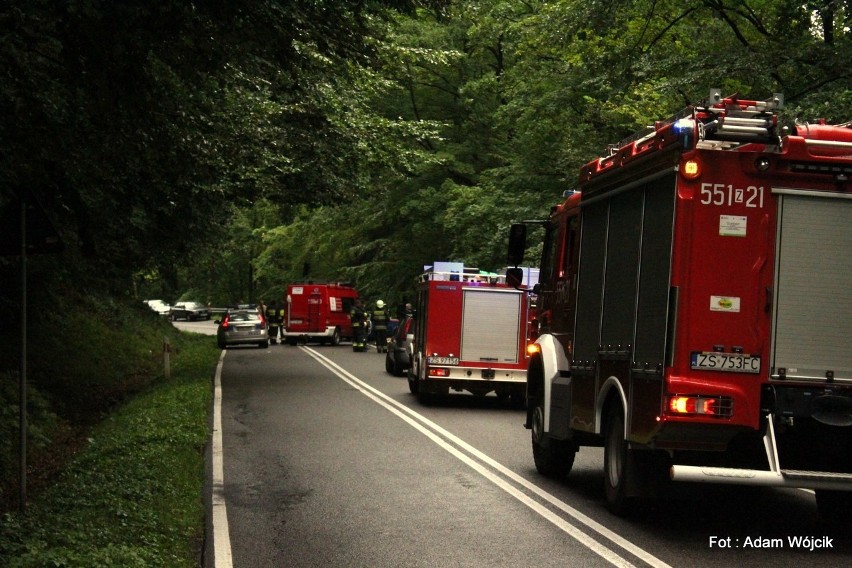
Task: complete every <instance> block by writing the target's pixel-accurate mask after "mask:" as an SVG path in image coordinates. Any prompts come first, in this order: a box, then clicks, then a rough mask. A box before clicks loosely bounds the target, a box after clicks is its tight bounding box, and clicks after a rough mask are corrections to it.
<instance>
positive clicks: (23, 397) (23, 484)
mask: <svg viewBox="0 0 852 568" xmlns="http://www.w3.org/2000/svg"><path fill="white" fill-rule="evenodd" d="M26 219H27V202H26V199H21V376H20V380H19V381H18V383H19V385H20V397H19V404H20V410H19V413H18V417H19V422H20V423H19V429H20V436H21V437H20V448H19V452H20V467H21V469H20V488H19V494H18V499H19V505H18V507H19V509H20V511H21V512H22V513H23V512H24V510H25V509H26V508H27V223H26Z"/></svg>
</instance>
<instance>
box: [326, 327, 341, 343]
mask: <svg viewBox="0 0 852 568" xmlns="http://www.w3.org/2000/svg"><path fill="white" fill-rule="evenodd" d="M328 344H329V345H333V346H334V347H337V346H338V345H340V330H339V329H337V328H334V333H332V334H331V339H329V340H328Z"/></svg>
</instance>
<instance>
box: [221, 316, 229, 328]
mask: <svg viewBox="0 0 852 568" xmlns="http://www.w3.org/2000/svg"><path fill="white" fill-rule="evenodd" d="M229 323H230V322H229V321H228V316H225V319H223V320H222V329H228V325H229Z"/></svg>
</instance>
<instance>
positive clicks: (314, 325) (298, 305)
mask: <svg viewBox="0 0 852 568" xmlns="http://www.w3.org/2000/svg"><path fill="white" fill-rule="evenodd" d="M356 298H358V291H357V290H355V288H353V287H352V286H349V285H346V284H339V283H335V284H328V283H311V282H309V283H298V284H290V285H289V286H287V297H286V310H287V314H286V316H285V319H284V335H283V337H284V341H286V342H287V343H288V344H290V345H295V344H296V343H297V342H299V341H301V342H303V343H306V342H308V341H317V342H319V343H328V344H329V345H338V344H339V343H340V341H341V340H342V339H352V322H351V321H350V319H349V311H350V310H351V309H352V306H353V305H354V304H355V299H356Z"/></svg>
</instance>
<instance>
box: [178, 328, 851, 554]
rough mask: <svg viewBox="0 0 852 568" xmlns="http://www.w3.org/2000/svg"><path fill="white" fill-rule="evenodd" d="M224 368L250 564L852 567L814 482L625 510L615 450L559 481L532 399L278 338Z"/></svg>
mask: <svg viewBox="0 0 852 568" xmlns="http://www.w3.org/2000/svg"><path fill="white" fill-rule="evenodd" d="M189 325H191V326H198V327H202V326H203V325H204V323H203V322H198V323H195V324H189ZM194 331H199V330H198V329H194ZM222 363H223V364H222V372H221V393H222V406H221V434H222V441H223V449H222V455H223V458H224V489H223V491H222V492H221V496H220V497H221V498H222V500H223V504H224V505H226V507H227V523H228V524H227V526H228V531H229V537H228V540H229V544H230V550H231V554H232V562H233V566H235V567H241V568H242V567H261V566H270V567H271V566H276V567H278V566H335V567H336V566H364V567H368V566H369V567H385V566H429V567H431V566H545V567H546V566H560V567H564V566H573V565H581V566H609V565H616V566H631V565H632V566H730V565H732V564H737V565H745V564H749V565H752V566H773V567H793V566H797V567H798V566H800V565H802V563H807V564H808V565H811V564H818V565H819V566H826V567H828V566H849V565H852V542H850V540H852V539H850V536H849V533H848V530H846V531H844V530H840V529H837V528H833V527H828V526H825V525H823V524H821V523H820V522H819V521H818V519H817V515H816V507H815V504H814V502H813V495H812V494H810V493H808V492H805V491H800V490H778V489H767V488H757V489H755V488H731V487H724V486H696V485H684V486H680V487H677V488H676V489H675V490H674V491H673V492H672V493H671V494H669V495H668V496H667V497H666V498H665V499H662V500H659V501H656V502H653V503H649V504H648V506H647V507H646V508H645V509H644V510H643V511H642V512H641V513H640V514H639V515H637V516H636V517H634V518H631V519H622V518H618V517H615V516H613V515H611V514H610V513H608V512H607V510H606V509H605V507H604V504H603V489H602V471H601V467H602V461H603V457H602V451H601V450H599V449H595V448H591V449H590V448H584V449H583V450H582V451H581V452H580V453H579V454H578V455H577V460H576V463H575V466H574V470H573V471H572V473H571V475H570V476H569V477H568V478H567V479H565V480H550V479H547V478H544V477H542V476H540V475H538V474H537V473H536V472H535V468H534V466H533V463H532V457H531V452H530V447H529V446H530V442H529V433H528V431H527V430H525V429H524V428H523V427H522V422H523V418H524V413H523V411H517V410H512V409H510V408H509V407H508V406H507V405H504V404H501V403H500V402H499V401H498V400H497V399H496V397H490V396H489V397H485V398H476V397H473V396H471V395H466V394H454V395H451V396H450V397H448V398H446V399H444V400H442V401H440V402H439V403H438V404H435V405H433V406H430V407H424V406H421V405H420V404H419V403H417V401H416V399H415V398H414V397H413V396H411V395H410V394H409V393H408V388H407V383H406V381H405V379H402V378H397V377H391V376H390V375H387V374H386V373H385V372H384V364H383V356H382V355H379V354H376V353H375V352H372V353H354V352H352V350H351V349H350V348H349V347H348V346H347V345H342V346H340V347H325V346H307V347H292V346H280V345H273V346H270V348H269V349H257V348H253V347H247V348H233V349H229V350H228V351H226V354H225V357H224V359H223V360H222ZM807 537H810V538H807ZM791 539H792V540H791ZM208 544H210V543H208ZM812 545H822V547H821V548H817V547H814V546H812ZM207 565H208V566H212V565H213V564H212V563H208V564H207ZM216 568H227V567H226V566H223V565H222V564H221V563H220V562H218V561H217V563H216Z"/></svg>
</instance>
